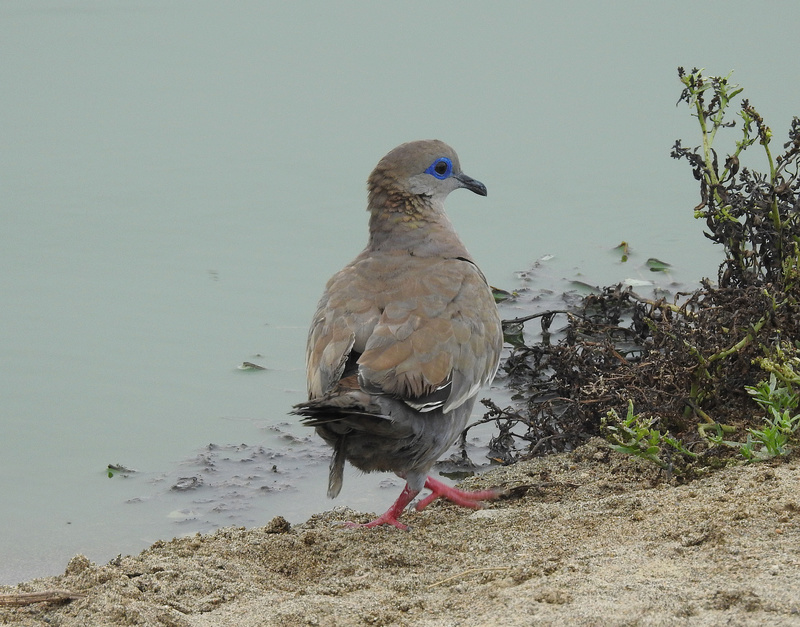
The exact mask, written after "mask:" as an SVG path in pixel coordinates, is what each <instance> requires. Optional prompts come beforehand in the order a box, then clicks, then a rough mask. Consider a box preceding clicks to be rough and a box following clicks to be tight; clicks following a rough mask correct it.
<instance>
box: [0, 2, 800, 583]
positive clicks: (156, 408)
mask: <svg viewBox="0 0 800 627" xmlns="http://www.w3.org/2000/svg"><path fill="white" fill-rule="evenodd" d="M747 6H748V4H747V3H744V2H729V3H726V4H725V5H724V10H723V7H722V6H720V7H719V9H718V11H719V13H718V14H717V13H716V12H715V11H714V10H712V9H707V8H703V7H702V6H700V7H698V6H697V5H696V3H688V2H677V3H671V4H669V5H664V6H658V7H656V6H655V5H650V4H643V3H634V2H619V3H615V4H614V8H613V9H608V8H606V7H603V8H601V6H600V5H599V4H597V3H592V2H569V3H561V4H559V5H558V6H556V5H555V4H551V3H527V4H525V5H524V6H523V4H522V3H515V4H512V3H507V4H487V3H479V2H473V3H470V2H453V3H449V2H444V3H436V4H435V5H432V4H430V3H413V2H412V3H403V5H402V9H400V8H398V5H396V4H395V3H386V4H379V3H367V2H351V3H345V4H338V3H337V5H336V6H335V7H334V6H333V5H330V6H327V5H323V4H322V3H318V4H315V5H307V6H304V7H298V6H297V5H295V4H293V3H278V2H237V3H221V2H208V1H199V0H192V1H188V0H183V1H181V0H177V1H174V2H169V3H164V2H161V1H135V0H131V1H127V2H113V1H102V2H101V1H99V0H98V1H95V2H89V1H75V2H55V1H50V2H48V1H45V0H24V1H23V0H19V1H15V0H7V1H6V2H3V3H2V4H0V49H1V50H2V54H0V85H1V87H0V115H2V119H3V125H2V126H3V130H2V135H1V137H2V150H0V214H1V216H2V228H0V286H1V287H0V294H1V296H0V298H2V301H1V302H2V322H1V323H0V355H1V358H0V421H1V422H0V426H1V427H2V434H0V495H1V496H2V501H1V502H2V505H1V506H0V527H2V529H3V533H2V534H0V583H8V582H14V581H18V580H21V579H24V578H29V577H32V576H39V575H46V574H55V573H57V572H61V571H62V570H63V568H64V566H65V564H66V562H67V560H68V559H69V558H70V557H71V556H72V555H74V554H76V553H85V554H86V555H87V556H89V557H90V558H91V559H93V560H95V561H98V562H104V561H107V560H108V559H110V558H112V557H113V556H115V555H116V554H118V553H120V552H122V553H128V552H136V551H139V550H141V549H142V548H144V547H145V546H147V545H148V544H149V543H150V542H152V541H154V540H156V539H159V538H169V537H172V536H174V535H179V534H183V533H191V532H194V531H206V530H209V529H212V528H214V527H216V526H219V525H230V524H240V525H257V524H263V523H264V522H266V521H267V520H269V518H271V517H272V516H275V515H277V514H282V515H284V516H285V517H286V518H288V519H289V520H290V521H293V522H299V521H302V520H303V519H305V518H306V517H308V516H309V515H310V514H312V513H313V512H316V511H320V510H323V509H326V508H329V507H331V506H332V505H333V504H347V505H350V506H352V507H354V508H358V509H363V510H369V511H377V510H381V511H382V510H383V509H384V508H385V507H387V506H388V505H389V503H391V502H392V501H393V500H394V498H395V497H396V495H397V490H399V486H400V482H399V480H396V479H392V478H390V477H387V476H379V475H373V476H366V477H359V476H358V475H357V474H355V473H352V472H351V473H350V474H349V475H348V476H347V477H346V485H345V489H344V491H343V493H342V495H341V496H340V498H339V499H338V500H337V501H336V502H334V503H330V502H327V501H326V500H325V498H324V494H325V475H326V473H327V468H326V465H327V459H326V456H327V452H326V451H325V450H324V448H323V447H322V446H321V445H320V443H319V442H317V441H316V440H315V439H313V438H309V437H308V436H309V433H306V432H305V431H304V430H303V429H302V428H300V427H298V426H297V425H296V424H295V423H294V421H293V420H292V419H291V418H290V417H287V415H286V413H287V410H288V409H289V408H290V406H291V405H292V404H293V403H296V402H298V401H300V400H301V399H303V398H304V386H305V382H304V371H303V370H304V366H303V361H304V344H305V336H306V328H307V324H308V321H309V320H310V317H311V314H312V312H313V309H314V306H315V303H316V301H317V299H318V297H319V295H320V293H321V290H322V287H323V285H324V282H325V280H326V279H327V278H328V277H329V276H330V275H331V274H332V273H333V272H334V271H335V270H337V269H338V268H339V267H341V266H342V265H343V264H344V263H346V262H347V261H349V260H350V259H351V258H352V257H353V256H355V254H356V253H357V252H358V251H359V250H360V249H361V247H362V246H363V245H364V243H365V241H366V217H367V216H366V213H365V212H364V206H365V185H364V181H365V180H366V177H367V174H368V173H369V171H370V170H371V169H372V167H373V166H374V165H375V163H376V162H377V160H378V159H379V158H380V157H381V156H383V154H385V153H386V152H387V151H388V150H389V149H391V148H393V147H394V146H395V145H397V144H399V143H401V142H403V141H408V140H412V139H421V138H429V137H438V138H440V139H443V140H445V141H447V142H448V143H450V144H452V145H453V146H454V147H455V148H456V149H457V150H458V151H459V154H460V156H461V160H462V165H463V167H464V170H465V171H466V172H467V173H468V174H470V175H471V176H473V177H475V178H477V179H479V180H481V181H483V182H484V183H485V184H486V185H487V187H488V189H489V196H488V198H479V197H477V196H473V195H471V194H468V193H466V192H463V193H455V194H453V196H451V198H450V200H449V203H448V206H449V211H450V215H451V217H452V219H453V221H454V222H455V224H456V227H457V228H458V229H459V231H460V233H461V234H462V237H463V239H464V240H465V241H466V243H467V245H468V247H469V248H470V250H471V252H472V253H473V255H474V256H475V257H476V258H477V259H478V260H479V262H480V264H481V266H482V268H483V269H484V271H485V273H486V275H487V277H488V278H489V280H490V281H491V282H492V283H493V284H494V285H496V286H499V287H504V288H506V289H513V288H516V287H519V286H520V285H521V281H520V279H519V278H518V277H517V276H516V274H515V273H516V272H517V271H519V270H525V269H526V268H528V267H530V265H531V264H532V263H533V262H534V261H535V260H536V259H538V258H540V257H542V256H544V255H553V258H552V259H551V260H550V261H548V262H547V264H546V268H545V270H544V271H541V272H540V273H539V274H535V275H534V278H536V277H540V276H547V277H548V281H552V282H553V285H556V286H557V285H558V280H559V279H561V278H565V279H574V278H579V279H581V280H583V281H586V282H589V283H594V284H607V283H611V282H615V281H618V280H622V279H625V278H634V279H637V278H639V279H641V278H645V279H646V278H650V277H648V274H649V273H648V272H647V270H646V269H643V266H642V264H643V262H644V261H645V260H646V259H647V258H648V257H651V256H652V257H658V258H660V259H663V260H664V261H667V262H670V263H672V264H673V273H672V277H671V278H674V279H675V280H679V281H684V282H689V283H692V282H695V281H697V280H698V279H699V278H701V277H702V276H707V275H711V276H713V275H714V274H715V270H716V265H717V263H718V261H719V259H718V255H719V252H718V251H716V250H714V249H713V248H712V247H711V245H710V244H708V243H707V242H706V240H704V238H703V237H702V234H701V225H699V224H698V223H696V222H695V221H694V220H693V219H692V217H691V208H692V207H693V205H694V204H696V202H697V192H696V190H695V186H694V181H693V180H692V178H691V176H690V174H689V172H688V170H687V168H686V167H685V165H683V164H678V163H676V162H673V161H672V160H670V159H669V157H668V153H669V148H670V147H671V145H672V143H673V141H674V140H675V139H676V138H677V137H684V138H687V141H686V143H687V144H691V143H692V142H693V141H696V137H697V135H696V132H695V129H694V126H693V121H692V120H691V119H690V118H689V116H688V114H687V113H686V111H684V110H683V109H676V108H675V106H674V104H675V101H676V100H677V96H678V92H679V89H678V82H677V79H676V76H675V68H676V67H677V66H678V65H686V66H688V67H691V66H692V65H700V66H705V67H706V68H708V69H709V71H711V72H716V73H725V72H727V71H728V70H730V69H731V68H735V69H736V74H735V79H736V80H738V81H739V82H741V83H742V84H744V85H745V87H746V90H747V91H746V94H745V95H747V96H749V97H750V98H751V100H752V101H753V102H754V103H755V104H756V106H757V107H758V108H759V110H760V111H761V112H762V114H763V115H764V117H765V118H766V119H767V120H768V122H770V123H771V124H772V126H773V129H775V131H776V134H777V135H778V136H782V134H783V133H785V129H786V128H787V127H788V123H789V120H790V118H791V115H792V114H798V113H800V108H799V107H798V103H800V80H798V77H797V75H796V74H797V68H796V66H795V65H794V64H789V65H787V64H786V63H785V62H784V61H786V60H787V59H788V56H787V55H789V54H790V52H791V51H790V50H788V49H787V48H786V46H793V45H795V44H794V43H793V42H794V41H795V40H796V37H795V33H794V29H795V27H796V24H797V21H798V18H800V9H798V8H797V5H796V3H788V2H787V3H781V2H774V3H769V5H768V8H766V9H765V15H764V16H762V17H763V19H762V18H760V19H759V20H752V19H751V18H750V17H749V14H748V13H747V11H746V10H745V9H746V7H747ZM766 14H769V15H766ZM767 18H769V19H767ZM712 23H713V24H714V25H715V27H714V28H713V29H711V28H710V27H709V25H710V24H712ZM710 31H713V32H710ZM756 41H757V42H759V43H758V45H757V46H756V45H754V44H751V43H743V42H756ZM784 42H785V43H784ZM622 240H625V241H628V242H629V243H630V244H631V245H632V246H633V251H634V252H633V256H632V258H631V260H630V261H629V262H628V263H627V264H621V263H620V262H619V259H618V256H616V255H614V254H613V253H611V252H610V250H611V249H612V248H613V247H614V246H616V245H617V244H618V243H619V242H620V241H622ZM537 286H538V285H537V283H536V281H534V284H533V287H537ZM561 289H565V288H563V287H562V288H561ZM505 314H507V315H509V316H510V315H515V312H514V311H508V312H504V315H505ZM244 361H251V362H255V363H258V364H260V365H262V366H264V367H265V368H266V370H260V371H243V370H240V369H239V368H238V366H239V365H240V364H241V363H242V362H244ZM492 394H497V395H498V396H499V397H501V398H502V391H494V392H492ZM110 463H111V464H117V463H118V464H121V465H123V466H125V467H127V468H129V469H133V470H136V471H137V472H135V473H130V474H129V476H127V477H124V476H122V475H117V476H115V477H114V478H113V479H109V478H108V476H107V472H106V467H107V465H108V464H110ZM186 477H200V478H201V479H202V480H203V482H204V484H203V486H200V487H196V488H195V489H194V490H192V489H188V490H180V489H176V488H179V487H184V488H186V487H191V485H190V484H187V482H186V480H185V479H182V478H186Z"/></svg>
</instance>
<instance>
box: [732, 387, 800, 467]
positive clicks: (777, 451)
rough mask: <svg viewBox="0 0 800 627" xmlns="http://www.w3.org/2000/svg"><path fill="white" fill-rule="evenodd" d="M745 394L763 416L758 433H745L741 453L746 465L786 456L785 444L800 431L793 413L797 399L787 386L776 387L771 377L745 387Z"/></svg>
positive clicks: (799, 401) (797, 415) (798, 416)
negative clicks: (757, 406)
mask: <svg viewBox="0 0 800 627" xmlns="http://www.w3.org/2000/svg"><path fill="white" fill-rule="evenodd" d="M745 389H746V390H747V393H748V394H750V396H751V397H752V398H753V400H754V401H755V402H756V403H758V404H759V405H760V406H761V407H762V408H763V409H764V410H766V412H767V418H766V422H765V424H764V427H763V428H761V429H748V430H747V432H748V436H747V441H746V442H745V443H744V444H742V445H741V449H740V450H741V453H742V455H743V456H744V457H745V459H747V461H749V462H752V461H759V460H764V459H771V458H773V457H779V456H782V455H786V454H788V453H789V452H790V451H791V448H790V447H789V442H790V440H791V439H792V438H793V436H794V434H795V433H796V432H797V430H798V428H800V413H795V411H794V410H796V409H797V406H798V404H800V397H798V394H797V393H796V392H795V391H794V390H793V388H792V387H791V386H790V385H788V384H787V385H780V384H779V383H778V379H777V377H776V376H775V373H774V372H773V373H771V374H770V376H769V379H768V380H764V381H761V382H760V383H758V384H757V385H753V386H746V387H745Z"/></svg>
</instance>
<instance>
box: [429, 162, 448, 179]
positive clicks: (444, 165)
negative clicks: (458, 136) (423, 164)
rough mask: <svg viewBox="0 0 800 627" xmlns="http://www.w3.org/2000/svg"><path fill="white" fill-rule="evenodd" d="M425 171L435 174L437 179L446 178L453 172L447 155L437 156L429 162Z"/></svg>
mask: <svg viewBox="0 0 800 627" xmlns="http://www.w3.org/2000/svg"><path fill="white" fill-rule="evenodd" d="M425 172H426V173H427V174H430V175H432V176H435V177H436V178H437V179H446V178H447V177H448V176H450V175H451V174H452V173H453V162H452V161H450V159H448V158H447V157H439V158H438V159H437V160H436V161H434V162H433V163H431V165H430V166H429V167H428V169H427V170H425Z"/></svg>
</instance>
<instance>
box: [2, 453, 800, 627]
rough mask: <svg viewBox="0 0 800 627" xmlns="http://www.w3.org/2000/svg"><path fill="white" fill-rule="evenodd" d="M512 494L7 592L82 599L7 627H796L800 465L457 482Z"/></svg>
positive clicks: (208, 538)
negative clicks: (677, 479) (400, 526)
mask: <svg viewBox="0 0 800 627" xmlns="http://www.w3.org/2000/svg"><path fill="white" fill-rule="evenodd" d="M463 485H464V486H465V487H467V488H470V489H477V488H485V487H490V486H494V487H499V488H501V489H503V490H505V491H506V495H505V496H504V497H503V498H501V499H498V500H497V501H495V502H493V503H491V504H489V505H488V506H487V507H486V508H485V509H482V510H477V511H471V510H465V509H460V508H456V507H454V506H452V505H450V504H447V503H441V504H440V503H435V504H433V505H432V506H431V507H429V508H428V509H427V510H425V511H423V512H419V513H418V512H408V513H407V514H406V515H405V518H404V520H405V522H407V523H408V524H409V525H410V526H411V530H410V531H408V532H403V531H398V530H397V529H394V528H381V529H375V530H362V529H349V528H345V527H342V526H341V525H339V524H337V523H338V522H340V521H344V520H357V521H366V520H367V519H368V516H369V514H368V513H358V512H353V511H350V510H346V509H337V510H333V511H329V512H325V513H321V514H319V515H318V516H314V517H312V518H311V519H310V520H308V521H307V522H306V523H304V524H302V525H297V526H291V527H290V525H289V524H288V523H286V521H285V520H283V519H282V518H281V517H277V518H275V519H273V520H271V521H265V522H266V524H265V526H263V527H258V528H254V529H243V528H229V529H223V530H220V531H218V532H216V533H213V534H209V535H202V536H201V535H197V536H192V537H185V538H178V539H174V540H170V541H162V542H156V543H155V544H154V545H153V546H151V547H150V548H148V549H147V550H145V551H143V552H142V553H141V554H139V555H137V556H121V557H118V558H117V559H114V560H112V561H111V562H110V563H108V564H105V565H98V564H94V563H92V562H90V561H89V560H88V559H86V558H85V557H83V556H76V557H74V558H73V559H72V560H71V561H70V562H69V564H67V565H65V573H64V574H63V575H60V576H57V577H50V578H43V579H36V580H33V581H29V582H25V583H21V584H19V585H18V586H15V587H4V588H0V593H3V594H4V595H12V594H20V593H30V592H36V591H46V590H51V591H52V590H59V591H63V592H68V593H70V594H71V595H73V597H74V598H72V599H71V600H64V601H60V602H51V603H46V602H38V603H32V604H28V605H20V606H11V605H9V603H10V602H12V601H13V600H18V599H16V598H15V597H9V596H5V597H4V600H3V603H4V605H3V606H2V607H0V622H1V623H2V624H10V625H49V626H64V627H67V626H73V625H75V626H77V625H169V626H175V627H178V626H198V627H199V626H203V627H216V626H222V625H238V626H250V625H322V626H334V625H453V626H455V625H505V626H511V625H533V624H536V625H601V624H602V625H604V626H611V625H626V626H634V625H652V626H655V625H742V626H744V625H753V626H755V625H766V624H769V625H773V626H780V625H800V491H799V488H800V464H799V463H798V458H797V455H795V456H794V457H793V458H792V459H790V460H789V461H783V462H775V463H771V464H754V465H750V466H736V467H730V468H727V469H724V470H720V471H716V472H713V473H711V474H709V475H708V476H707V477H705V478H702V479H699V480H697V481H694V482H692V483H690V484H687V485H673V484H670V483H668V482H666V481H664V479H663V477H659V475H658V472H657V470H656V469H655V468H654V467H653V466H651V465H648V464H646V463H644V462H642V461H640V460H636V459H632V458H629V457H626V456H623V455H620V454H617V453H615V452H613V451H611V450H610V449H609V448H608V447H607V446H606V444H605V443H604V442H602V441H601V440H593V441H591V442H590V443H589V444H587V445H585V446H583V447H581V448H579V449H577V450H576V451H574V452H572V453H567V454H561V455H554V456H550V457H547V458H542V459H536V460H532V461H528V462H521V463H518V464H515V465H512V466H508V467H503V468H498V469H496V470H493V471H491V472H489V473H487V474H484V475H482V476H480V477H475V478H472V479H470V480H469V481H467V482H465V484H463Z"/></svg>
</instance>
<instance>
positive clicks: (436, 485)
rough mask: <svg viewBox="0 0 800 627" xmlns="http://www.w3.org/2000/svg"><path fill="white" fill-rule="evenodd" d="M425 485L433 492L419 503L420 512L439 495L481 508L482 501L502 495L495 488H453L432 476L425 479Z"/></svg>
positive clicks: (474, 507)
mask: <svg viewBox="0 0 800 627" xmlns="http://www.w3.org/2000/svg"><path fill="white" fill-rule="evenodd" d="M425 487H426V488H428V489H429V490H430V491H431V493H430V494H429V495H428V496H426V497H425V498H424V499H422V500H421V501H420V502H419V503H417V511H418V512H421V511H422V510H423V509H425V508H426V507H428V505H430V504H431V503H433V501H435V500H436V499H438V498H439V497H442V498H445V499H447V500H448V501H450V502H452V503H455V504H456V505H460V506H461V507H471V508H472V509H480V508H481V507H482V504H481V501H489V500H492V499H496V498H497V497H498V496H499V495H500V493H499V492H496V491H495V490H480V491H479V492H466V491H464V490H458V489H456V488H451V487H450V486H449V485H445V484H444V483H442V482H441V481H437V480H436V479H432V478H431V477H428V478H427V479H426V480H425Z"/></svg>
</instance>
